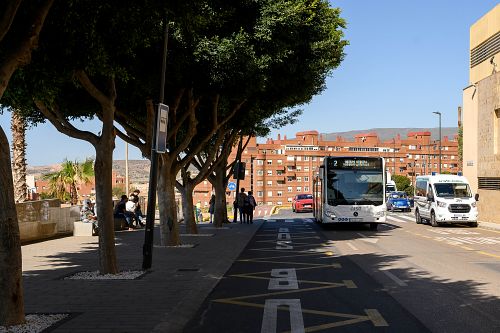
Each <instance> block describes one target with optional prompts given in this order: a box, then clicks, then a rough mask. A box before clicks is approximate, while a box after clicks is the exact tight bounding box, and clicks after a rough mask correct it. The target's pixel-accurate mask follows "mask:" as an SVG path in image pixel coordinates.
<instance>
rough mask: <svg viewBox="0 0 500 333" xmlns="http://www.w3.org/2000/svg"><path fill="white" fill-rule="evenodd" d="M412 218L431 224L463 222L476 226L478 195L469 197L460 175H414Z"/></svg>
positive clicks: (465, 179) (469, 191)
mask: <svg viewBox="0 0 500 333" xmlns="http://www.w3.org/2000/svg"><path fill="white" fill-rule="evenodd" d="M414 200H415V220H416V222H417V223H422V222H423V220H424V219H425V220H427V221H429V222H430V224H431V225H432V226H433V227H437V226H438V225H439V224H442V223H443V224H444V223H466V224H468V225H469V226H471V227H477V204H476V201H478V200H479V194H476V195H475V196H474V197H473V196H472V193H471V190H470V186H469V182H468V181H467V178H465V177H464V176H456V175H431V176H417V179H416V182H415V196H414Z"/></svg>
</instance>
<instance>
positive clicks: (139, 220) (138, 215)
mask: <svg viewBox="0 0 500 333" xmlns="http://www.w3.org/2000/svg"><path fill="white" fill-rule="evenodd" d="M139 193H141V191H140V190H138V189H135V190H134V192H132V194H131V195H133V196H134V198H135V199H134V202H135V220H136V221H137V222H136V225H137V227H139V226H141V227H144V225H145V224H144V223H142V220H143V219H144V215H142V210H141V204H140V203H139Z"/></svg>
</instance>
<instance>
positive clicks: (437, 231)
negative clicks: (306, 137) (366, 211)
mask: <svg viewBox="0 0 500 333" xmlns="http://www.w3.org/2000/svg"><path fill="white" fill-rule="evenodd" d="M285 214H290V213H288V212H287V213H285ZM303 217H304V218H308V217H310V216H306V215H303ZM321 233H322V234H323V235H324V236H325V237H326V238H328V239H329V240H330V241H331V242H332V244H333V251H334V252H335V253H337V254H338V255H340V256H342V257H343V258H346V259H348V260H350V261H352V262H353V263H355V264H356V265H357V267H359V268H361V269H362V270H363V271H364V272H366V273H367V274H368V275H369V276H370V277H372V278H373V279H374V280H375V281H377V282H378V283H379V284H381V285H382V286H383V290H384V291H385V292H387V293H388V294H389V295H391V296H392V297H393V298H394V299H395V300H396V301H397V302H398V303H399V304H400V305H401V306H402V307H404V308H405V309H406V310H407V311H409V312H411V313H412V314H413V315H414V316H415V317H416V318H418V319H419V321H420V322H422V323H423V324H424V325H425V327H427V328H428V329H429V330H431V331H432V332H500V232H499V231H493V230H487V229H482V228H480V227H479V228H470V227H467V226H444V227H437V228H433V227H431V226H430V225H427V224H416V223H415V218H414V216H413V212H410V213H389V215H388V221H387V223H386V224H384V225H381V226H379V230H378V231H369V230H368V228H366V227H353V226H335V227H332V226H326V227H325V226H324V227H322V228H321Z"/></svg>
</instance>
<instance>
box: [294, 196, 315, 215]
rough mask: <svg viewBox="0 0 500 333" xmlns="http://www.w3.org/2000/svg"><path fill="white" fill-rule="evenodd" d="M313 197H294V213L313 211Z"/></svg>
mask: <svg viewBox="0 0 500 333" xmlns="http://www.w3.org/2000/svg"><path fill="white" fill-rule="evenodd" d="M312 209H313V196H312V194H297V195H296V196H295V197H293V201H292V210H293V211H294V212H297V213H298V212H305V211H312Z"/></svg>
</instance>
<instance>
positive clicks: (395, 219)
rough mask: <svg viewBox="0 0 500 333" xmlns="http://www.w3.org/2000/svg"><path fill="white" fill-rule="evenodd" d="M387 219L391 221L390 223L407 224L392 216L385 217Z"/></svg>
mask: <svg viewBox="0 0 500 333" xmlns="http://www.w3.org/2000/svg"><path fill="white" fill-rule="evenodd" d="M387 219H388V220H391V221H396V222H400V223H408V221H405V220H401V219H398V218H396V217H394V216H387Z"/></svg>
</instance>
